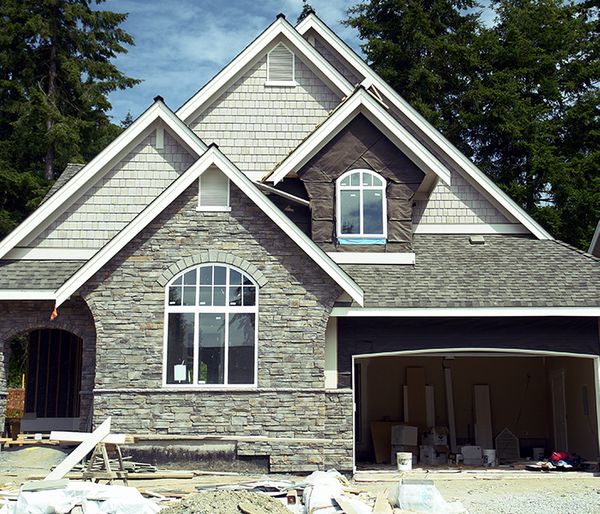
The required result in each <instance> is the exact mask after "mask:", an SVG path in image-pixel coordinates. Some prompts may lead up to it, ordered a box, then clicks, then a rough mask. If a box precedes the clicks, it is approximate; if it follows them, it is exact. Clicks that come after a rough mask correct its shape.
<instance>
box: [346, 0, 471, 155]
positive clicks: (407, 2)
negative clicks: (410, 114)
mask: <svg viewBox="0 0 600 514" xmlns="http://www.w3.org/2000/svg"><path fill="white" fill-rule="evenodd" d="M476 6H477V3H476V0H370V1H368V2H363V3H360V4H358V5H356V6H355V7H352V8H351V9H350V10H349V11H348V14H349V18H348V19H347V20H346V22H345V23H346V24H347V25H349V26H351V27H355V28H356V29H358V32H359V35H360V38H361V39H362V40H364V41H365V43H364V44H363V45H362V49H363V51H364V52H365V54H366V56H367V60H368V62H369V63H370V65H371V67H372V68H373V69H374V70H375V71H376V72H377V73H379V75H381V77H382V78H383V79H384V80H385V81H386V82H388V84H390V85H391V86H392V87H393V88H394V89H395V90H396V91H398V93H399V94H401V95H402V96H403V97H404V98H405V99H406V100H408V102H409V103H410V104H411V105H412V106H413V107H414V108H415V109H417V110H418V111H419V112H420V113H421V114H422V115H423V116H425V117H426V118H427V119H428V120H429V121H430V122H432V123H433V124H434V125H435V126H436V127H437V128H438V129H440V130H441V131H442V132H444V134H445V135H446V136H448V137H450V138H451V139H452V140H454V141H455V142H458V143H459V144H458V146H459V148H461V149H462V150H463V151H465V152H467V153H468V152H469V146H468V145H467V144H465V139H466V137H465V127H464V125H463V124H462V116H461V113H462V111H463V109H464V107H463V105H462V101H463V96H464V94H465V92H467V91H468V90H469V88H470V85H471V83H472V82H473V80H474V77H475V76H476V71H477V67H476V64H477V53H476V50H475V48H474V41H475V40H476V38H477V35H478V33H479V29H480V23H479V19H478V14H477V13H473V12H471V11H469V10H472V9H473V8H475V7H476Z"/></svg>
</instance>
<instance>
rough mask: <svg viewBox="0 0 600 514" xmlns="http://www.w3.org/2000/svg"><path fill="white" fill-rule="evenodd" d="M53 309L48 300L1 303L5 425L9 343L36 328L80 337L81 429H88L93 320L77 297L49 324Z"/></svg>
mask: <svg viewBox="0 0 600 514" xmlns="http://www.w3.org/2000/svg"><path fill="white" fill-rule="evenodd" d="M53 308H54V304H53V302H51V301H20V302H13V301H10V302H9V301H0V345H1V346H0V348H1V351H0V422H1V426H4V416H5V413H6V395H7V392H6V389H7V385H6V372H7V368H8V359H9V357H10V347H9V343H10V341H11V340H12V339H13V338H14V337H15V336H18V335H21V334H25V333H27V332H30V331H32V330H38V329H60V330H67V331H68V332H71V333H73V334H75V335H76V336H79V337H81V339H82V340H83V343H82V372H81V403H80V409H79V411H80V417H81V425H80V428H81V429H82V430H85V429H87V427H86V425H87V420H88V418H89V416H90V415H91V410H90V409H91V408H92V390H93V388H94V375H95V367H96V330H95V328H94V319H93V317H92V314H91V312H90V310H89V309H88V306H87V305H86V303H85V302H84V301H83V300H82V299H81V298H80V297H76V298H74V299H72V300H69V301H67V302H65V303H64V304H63V305H61V306H60V307H59V309H58V313H59V314H58V317H57V318H56V319H55V320H54V321H50V314H51V312H52V310H53Z"/></svg>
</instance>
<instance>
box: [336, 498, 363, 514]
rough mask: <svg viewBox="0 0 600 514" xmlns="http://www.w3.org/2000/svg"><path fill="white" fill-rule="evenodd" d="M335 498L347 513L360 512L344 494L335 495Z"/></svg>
mask: <svg viewBox="0 0 600 514" xmlns="http://www.w3.org/2000/svg"><path fill="white" fill-rule="evenodd" d="M333 499H334V500H335V501H336V502H337V504H338V505H339V506H340V507H341V508H342V510H343V511H344V512H345V514H359V512H358V511H357V510H356V509H355V508H354V507H353V505H352V504H351V503H350V502H349V501H348V500H347V499H346V498H344V497H343V496H340V495H339V494H338V495H336V496H334V497H333Z"/></svg>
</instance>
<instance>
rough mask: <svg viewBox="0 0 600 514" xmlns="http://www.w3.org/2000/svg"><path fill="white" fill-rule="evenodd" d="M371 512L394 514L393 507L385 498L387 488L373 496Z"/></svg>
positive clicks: (374, 513)
mask: <svg viewBox="0 0 600 514" xmlns="http://www.w3.org/2000/svg"><path fill="white" fill-rule="evenodd" d="M373 514H394V509H392V506H391V505H390V502H389V501H388V499H387V490H386V491H380V492H379V494H377V497H376V498H375V505H374V506H373Z"/></svg>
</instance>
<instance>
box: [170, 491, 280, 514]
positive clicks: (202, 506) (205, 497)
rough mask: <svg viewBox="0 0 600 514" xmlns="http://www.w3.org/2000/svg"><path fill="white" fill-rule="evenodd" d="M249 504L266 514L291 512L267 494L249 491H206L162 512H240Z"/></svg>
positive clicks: (220, 513) (185, 513)
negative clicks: (243, 506) (241, 507)
mask: <svg viewBox="0 0 600 514" xmlns="http://www.w3.org/2000/svg"><path fill="white" fill-rule="evenodd" d="M243 504H249V505H251V506H252V507H253V508H254V509H257V510H258V511H259V512H261V513H264V514H290V511H289V510H288V509H286V508H285V507H284V506H283V504H282V503H281V502H279V501H277V500H275V499H273V498H270V497H269V496H267V495H265V494H260V493H251V492H249V491H206V492H202V493H198V494H193V495H191V496H188V497H187V498H185V499H184V500H183V501H181V502H180V503H179V504H178V505H175V506H173V507H169V508H167V509H164V510H161V511H160V512H161V514H240V513H241V512H243V511H242V510H241V509H240V505H243Z"/></svg>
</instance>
